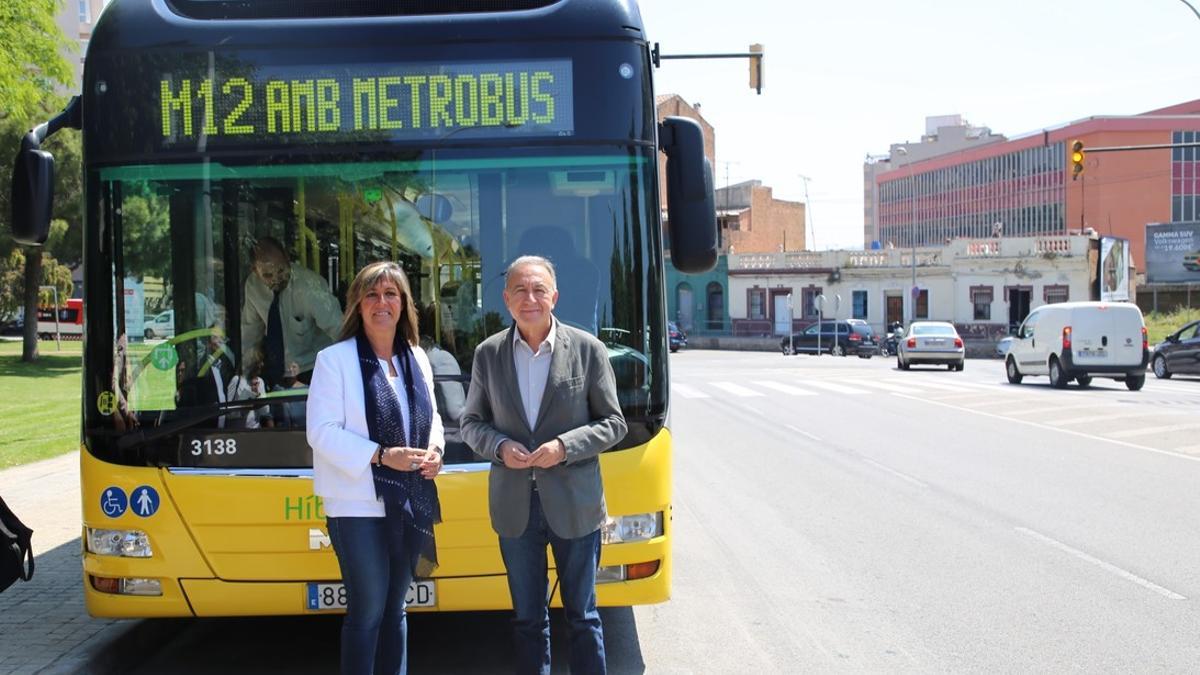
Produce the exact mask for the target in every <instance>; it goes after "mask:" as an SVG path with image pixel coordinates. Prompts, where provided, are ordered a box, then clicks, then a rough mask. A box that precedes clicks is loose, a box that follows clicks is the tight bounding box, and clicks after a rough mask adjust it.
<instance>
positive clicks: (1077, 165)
mask: <svg viewBox="0 0 1200 675" xmlns="http://www.w3.org/2000/svg"><path fill="white" fill-rule="evenodd" d="M1081 173H1083V141H1071V180H1075V179H1076V178H1079V174H1081Z"/></svg>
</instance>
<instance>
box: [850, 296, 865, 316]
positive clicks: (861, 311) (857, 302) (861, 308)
mask: <svg viewBox="0 0 1200 675" xmlns="http://www.w3.org/2000/svg"><path fill="white" fill-rule="evenodd" d="M853 300H854V303H853V304H854V318H855V319H866V318H867V292H866V291H854V293H853Z"/></svg>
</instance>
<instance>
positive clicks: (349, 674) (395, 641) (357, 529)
mask: <svg viewBox="0 0 1200 675" xmlns="http://www.w3.org/2000/svg"><path fill="white" fill-rule="evenodd" d="M326 523H327V524H328V525H329V539H330V540H331V541H332V542H333V550H334V552H335V553H337V559H338V566H339V567H341V569H342V583H344V584H345V585H346V602H347V607H346V618H345V619H344V620H343V621H342V674H343V675H397V674H398V675H404V674H405V673H406V672H407V671H408V653H407V642H408V623H407V621H406V617H405V611H404V598H405V596H406V595H407V594H408V587H409V584H410V583H412V568H411V561H410V560H409V559H408V557H407V556H401V555H392V554H391V553H390V550H391V549H390V547H389V545H388V540H389V530H388V526H387V521H386V520H385V519H384V518H327V519H326Z"/></svg>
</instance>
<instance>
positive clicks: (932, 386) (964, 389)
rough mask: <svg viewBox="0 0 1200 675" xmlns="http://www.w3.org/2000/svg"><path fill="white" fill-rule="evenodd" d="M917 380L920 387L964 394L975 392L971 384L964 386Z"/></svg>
mask: <svg viewBox="0 0 1200 675" xmlns="http://www.w3.org/2000/svg"><path fill="white" fill-rule="evenodd" d="M916 382H917V386H918V387H924V388H926V389H934V390H938V391H953V392H958V393H960V394H963V393H966V392H971V393H974V391H973V390H972V388H971V387H970V386H964V385H958V384H943V383H941V382H927V381H925V380H917V381H916Z"/></svg>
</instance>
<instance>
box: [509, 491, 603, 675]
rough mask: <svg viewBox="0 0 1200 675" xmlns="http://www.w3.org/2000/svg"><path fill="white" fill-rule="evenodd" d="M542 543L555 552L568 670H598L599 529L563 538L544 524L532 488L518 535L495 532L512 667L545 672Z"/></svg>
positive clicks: (587, 673) (598, 674) (582, 674)
mask: <svg viewBox="0 0 1200 675" xmlns="http://www.w3.org/2000/svg"><path fill="white" fill-rule="evenodd" d="M546 544H549V545H550V549H551V550H552V551H553V552H554V564H555V567H556V568H557V570H558V584H559V591H560V594H561V597H562V601H563V611H564V613H565V614H566V618H567V628H568V631H569V633H570V637H571V660H570V663H571V673H572V674H573V675H602V674H603V673H604V672H605V664H604V629H603V628H602V627H601V625H600V613H599V612H598V611H597V610H596V567H597V565H598V564H599V562H600V530H596V531H595V532H593V533H591V534H587V535H584V536H582V537H579V538H577V539H563V538H561V537H559V536H557V535H555V534H554V533H553V532H552V531H551V530H550V526H549V525H547V524H546V518H545V515H544V514H543V513H542V503H541V500H540V499H538V493H537V491H534V492H533V497H532V498H531V500H530V503H529V524H528V525H527V526H526V527H525V533H524V534H522V535H521V536H519V537H500V553H501V555H502V556H503V557H504V567H505V568H506V569H507V570H508V592H509V594H510V595H511V596H512V603H513V610H514V612H515V614H516V616H515V617H514V619H513V628H514V632H515V634H516V654H517V667H516V672H517V673H518V674H519V675H527V674H533V673H537V674H538V675H549V674H550V614H549V612H548V609H547V597H546V594H547V590H548V578H547V572H546Z"/></svg>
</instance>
